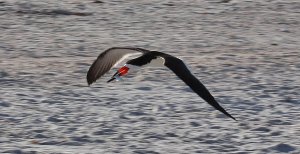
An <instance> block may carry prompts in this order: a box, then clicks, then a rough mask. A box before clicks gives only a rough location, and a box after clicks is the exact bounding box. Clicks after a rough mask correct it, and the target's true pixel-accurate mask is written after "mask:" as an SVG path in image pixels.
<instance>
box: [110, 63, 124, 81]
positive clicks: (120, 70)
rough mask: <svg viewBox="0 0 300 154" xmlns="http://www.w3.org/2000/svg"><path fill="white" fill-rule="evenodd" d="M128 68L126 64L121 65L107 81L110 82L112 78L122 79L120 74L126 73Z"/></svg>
mask: <svg viewBox="0 0 300 154" xmlns="http://www.w3.org/2000/svg"><path fill="white" fill-rule="evenodd" d="M128 70H129V67H127V66H123V67H121V68H120V69H118V71H117V72H116V73H115V74H114V75H113V76H112V77H111V79H109V80H108V81H107V82H111V81H113V80H117V81H119V80H122V78H121V76H124V75H126V74H127V73H128Z"/></svg>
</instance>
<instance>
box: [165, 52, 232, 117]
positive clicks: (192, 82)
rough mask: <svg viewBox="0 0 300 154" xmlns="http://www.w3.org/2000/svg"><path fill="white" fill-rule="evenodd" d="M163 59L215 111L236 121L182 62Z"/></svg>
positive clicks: (168, 57)
mask: <svg viewBox="0 0 300 154" xmlns="http://www.w3.org/2000/svg"><path fill="white" fill-rule="evenodd" d="M160 56H161V57H163V58H164V59H165V66H167V67H168V68H169V69H170V70H172V71H173V72H174V73H175V74H176V75H177V76H178V77H179V78H180V79H181V80H182V81H183V82H184V83H186V84H187V85H188V86H189V87H190V88H191V89H192V90H193V91H194V92H195V93H197V94H198V95H199V96H200V97H201V98H202V99H204V100H205V101H206V102H207V103H208V104H210V105H211V106H213V107H214V108H215V109H217V110H219V111H221V112H222V113H224V114H225V115H227V116H228V117H230V118H232V119H234V120H236V119H235V118H234V117H232V116H231V115H230V114H229V113H228V112H227V111H225V109H224V108H223V107H222V106H220V104H219V103H218V102H217V101H216V100H215V98H214V97H213V96H212V95H211V94H210V92H209V91H208V90H207V88H206V87H205V86H204V85H203V84H202V83H201V82H200V81H199V80H198V79H197V78H196V77H195V76H194V75H193V74H192V73H191V72H190V71H189V69H188V68H187V67H186V66H185V64H184V63H183V61H182V60H180V59H178V58H176V57H173V56H171V55H168V54H161V55H160Z"/></svg>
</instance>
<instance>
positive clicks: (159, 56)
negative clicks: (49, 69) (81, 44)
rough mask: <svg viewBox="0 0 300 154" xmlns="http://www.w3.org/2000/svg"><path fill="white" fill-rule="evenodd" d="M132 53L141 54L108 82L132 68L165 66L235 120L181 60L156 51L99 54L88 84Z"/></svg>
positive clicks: (116, 49)
mask: <svg viewBox="0 0 300 154" xmlns="http://www.w3.org/2000/svg"><path fill="white" fill-rule="evenodd" d="M133 53H141V54H142V55H141V56H139V57H137V58H134V59H131V60H129V61H127V62H126V64H125V65H124V66H123V67H121V68H120V69H119V70H118V71H117V72H116V73H115V74H114V75H113V77H112V78H111V79H110V80H109V81H108V82H111V81H113V80H115V79H117V80H118V79H120V77H121V76H123V75H125V74H127V72H128V71H129V70H130V69H131V68H132V67H145V66H150V67H151V66H152V67H153V66H154V67H160V66H166V67H168V68H169V69H170V70H171V71H173V72H174V73H175V74H176V75H177V76H178V77H179V78H180V79H181V80H182V81H183V82H184V83H186V84H187V85H188V86H189V87H190V88H191V89H192V90H193V91H194V92H195V93H197V94H198V95H199V96H200V97H201V98H203V99H204V100H205V101H206V102H207V103H209V104H210V105H212V106H213V107H214V108H215V109H217V110H219V111H221V112H222V113H224V114H225V115H227V116H228V117H230V118H232V119H234V120H235V118H234V117H232V116H231V115H230V114H229V113H227V112H226V111H225V109H223V108H222V107H221V106H220V105H219V103H218V102H217V101H216V100H215V98H214V97H213V96H212V95H211V94H210V92H209V91H208V90H207V89H206V87H205V86H204V85H203V84H202V83H201V82H200V81H199V80H198V79H197V78H196V77H195V76H194V75H193V74H192V73H191V72H190V71H189V69H188V68H187V67H186V65H185V64H184V62H183V61H182V60H181V59H179V58H177V57H174V56H172V55H169V54H166V53H162V52H158V51H149V50H145V49H141V48H131V47H114V48H110V49H108V50H106V51H104V52H103V53H101V54H100V55H99V56H98V58H97V59H96V60H95V61H94V63H93V64H92V66H91V67H90V69H89V71H88V73H87V82H88V84H89V85H90V84H92V83H93V82H95V81H96V80H97V79H98V78H100V77H101V76H102V75H104V74H105V73H106V72H108V71H109V70H110V69H111V68H112V67H113V66H114V65H115V64H116V63H117V62H118V61H119V60H120V59H122V58H123V57H124V56H126V55H128V54H133Z"/></svg>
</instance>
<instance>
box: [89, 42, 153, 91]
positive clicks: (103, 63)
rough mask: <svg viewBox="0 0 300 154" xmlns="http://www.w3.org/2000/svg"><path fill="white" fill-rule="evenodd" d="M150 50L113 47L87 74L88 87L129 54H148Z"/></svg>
mask: <svg viewBox="0 0 300 154" xmlns="http://www.w3.org/2000/svg"><path fill="white" fill-rule="evenodd" d="M146 52H149V51H148V50H145V49H141V48H133V47H113V48H109V49H107V50H105V51H104V52H102V53H101V54H100V55H99V56H98V58H97V59H96V60H95V61H94V63H93V64H92V65H91V67H90V68H89V71H88V72H87V76H86V79H87V82H88V85H90V84H92V83H93V82H95V81H96V80H97V79H99V78H100V77H101V76H102V75H104V74H105V73H106V72H108V71H109V70H110V69H111V68H112V67H113V66H114V65H115V64H116V63H117V62H118V61H120V60H121V59H122V58H123V57H125V56H126V55H128V54H134V53H146Z"/></svg>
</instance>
